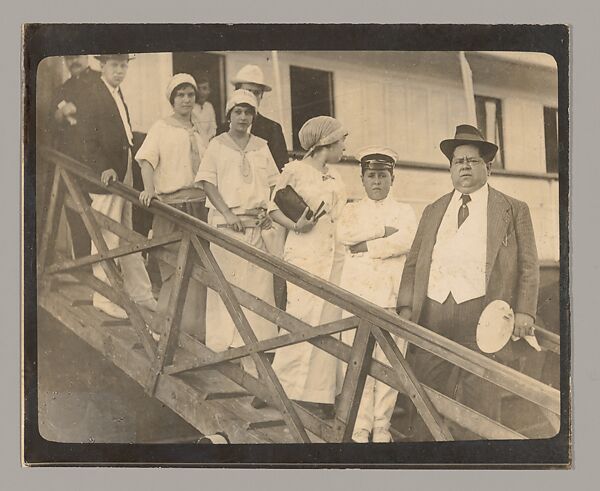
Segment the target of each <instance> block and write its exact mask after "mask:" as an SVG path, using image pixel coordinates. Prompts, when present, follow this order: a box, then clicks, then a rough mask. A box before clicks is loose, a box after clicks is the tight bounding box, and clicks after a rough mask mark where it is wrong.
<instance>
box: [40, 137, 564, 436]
mask: <svg viewBox="0 0 600 491" xmlns="http://www.w3.org/2000/svg"><path fill="white" fill-rule="evenodd" d="M43 157H45V160H46V163H47V165H53V166H55V174H54V181H53V185H52V192H51V202H50V206H49V210H48V216H47V220H46V223H45V229H44V233H43V236H42V238H41V241H40V244H39V249H38V269H37V271H38V298H39V302H40V306H41V307H42V308H44V309H45V310H47V311H48V312H49V313H50V314H51V315H53V316H54V317H55V318H56V319H58V320H59V321H60V322H61V323H63V324H64V325H65V326H67V327H68V328H69V329H71V330H72V331H73V332H74V333H75V334H77V335H78V336H79V337H80V338H82V339H83V340H85V341H86V342H88V343H89V344H90V345H92V346H93V347H94V348H95V349H97V350H98V351H99V352H100V353H101V354H102V355H103V356H104V357H106V358H107V359H108V360H110V361H112V362H113V363H114V364H115V365H116V366H118V367H119V368H121V369H122V370H123V371H124V372H125V373H127V374H128V375H129V376H130V377H132V378H133V379H134V380H136V381H137V382H138V383H139V384H140V385H142V386H143V387H144V389H145V390H146V392H147V393H148V394H149V395H153V396H155V397H157V398H158V399H159V400H161V401H162V402H163V403H164V404H165V405H167V406H168V407H170V408H171V409H173V411H175V412H176V413H177V414H179V415H181V416H182V417H183V418H184V419H185V420H186V421H188V422H189V423H190V424H192V425H193V426H195V427H196V428H198V430H199V431H200V432H202V433H204V434H211V433H215V432H218V431H224V432H225V433H226V434H227V435H228V437H229V439H230V441H231V442H232V443H271V442H273V443H275V442H276V443H288V442H301V443H310V442H318V441H325V442H344V441H350V438H351V434H352V429H353V427H354V423H355V420H356V415H357V410H358V405H359V403H360V398H361V395H362V391H363V387H364V383H365V380H366V377H367V376H371V377H374V378H375V379H377V380H380V381H382V382H384V383H385V384H387V385H389V386H390V387H392V388H394V389H396V390H398V391H401V392H403V393H404V394H406V395H407V396H408V397H409V398H410V400H411V402H412V403H413V404H414V406H415V408H416V410H417V411H418V413H419V415H420V416H421V417H422V419H423V421H424V423H425V425H426V426H427V428H428V429H429V431H430V433H431V435H432V437H433V438H434V439H435V440H452V439H453V436H452V434H451V433H450V432H449V430H448V427H447V421H453V422H455V423H458V424H459V425H460V426H462V427H464V428H466V429H467V430H470V431H471V432H472V433H474V434H476V435H478V436H479V437H481V438H484V439H522V438H524V436H523V435H522V434H520V433H518V432H517V431H515V430H514V429H511V428H508V427H506V426H504V425H503V424H501V423H500V422H499V421H494V420H492V419H490V418H487V417H486V416H484V415H482V414H480V413H478V412H476V411H475V410H473V409H472V408H469V407H466V406H464V405H462V404H460V403H459V402H457V401H455V400H453V399H451V398H450V397H447V396H445V395H443V394H441V393H439V392H437V391H435V390H433V389H432V388H430V387H427V386H426V385H424V384H421V383H420V382H419V380H418V379H417V378H416V377H415V374H414V373H413V372H412V369H411V367H410V366H409V365H408V364H407V362H406V360H405V359H404V356H403V355H402V353H400V351H399V350H398V349H397V347H396V345H395V343H394V342H393V340H392V335H397V336H400V337H403V338H404V339H406V340H408V341H409V342H411V343H413V344H415V345H416V346H419V347H420V348H423V349H425V350H427V351H430V352H431V353H434V354H435V355H437V356H439V357H441V358H443V359H445V360H447V361H449V362H451V363H452V364H455V365H457V366H459V367H461V368H462V369H464V370H467V371H469V372H471V373H473V374H475V375H477V376H479V377H482V378H484V379H486V380H488V381H489V382H491V383H493V384H495V385H497V386H498V387H499V389H500V390H505V391H508V392H510V393H512V394H514V395H515V396H516V397H519V398H521V399H524V400H526V401H529V402H530V403H533V404H534V405H536V406H538V407H540V409H541V410H542V411H543V412H544V413H547V414H548V415H549V418H550V419H552V420H553V421H555V422H556V421H557V418H558V415H559V414H560V405H561V401H560V394H559V392H558V391H557V390H556V389H554V388H552V387H550V386H547V385H545V384H543V383H541V382H540V381H537V380H534V379H532V378H530V377H528V376H526V375H524V374H522V373H519V372H517V371H515V370H513V369H511V368H509V367H506V366H504V365H501V364H499V363H497V362H496V361H494V360H491V359H490V358H488V357H486V356H484V355H482V354H481V353H476V352H474V351H472V350H469V349H467V348H465V347H463V346H461V345H459V344H457V343H455V342H453V341H450V340H448V339H446V338H444V337H442V336H440V335H438V334H436V333H434V332H432V331H430V330H428V329H426V328H424V327H422V326H419V325H418V324H415V323H412V322H410V321H406V320H404V319H400V318H398V317H397V316H395V315H393V314H391V313H389V312H387V311H386V310H385V309H382V308H380V307H377V306H376V305H374V304H372V303H370V302H367V301H365V300H364V299H362V298H360V297H357V296H356V295H353V294H351V293H349V292H347V291H345V290H343V289H341V288H339V287H337V286H335V285H332V284H331V283H329V282H327V281H324V280H322V279H321V278H318V277H316V276H314V275H311V274H309V273H308V272H306V271H304V270H302V269H300V268H298V267H295V266H293V265H291V264H289V263H286V262H285V261H282V260H281V259H278V258H276V257H274V256H272V255H270V254H268V253H265V252H264V251H260V250H258V249H256V248H254V247H252V246H250V245H248V244H246V243H245V242H243V241H239V240H237V239H234V238H231V237H229V236H227V235H225V234H223V233H222V232H221V231H219V230H218V229H216V228H214V227H211V226H209V225H207V224H206V223H205V222H202V221H201V220H198V219H197V218H194V217H192V216H190V215H188V214H186V213H184V212H182V211H180V210H177V209H174V208H172V207H170V206H168V205H166V204H164V203H161V202H159V201H153V202H152V204H151V205H150V207H149V208H148V210H149V212H150V213H152V214H155V215H159V216H161V217H164V218H166V219H168V220H170V221H172V222H173V224H174V225H176V227H177V229H178V232H177V233H175V234H173V235H172V236H169V237H163V238H155V239H152V240H148V239H147V238H146V237H143V236H141V235H140V234H137V233H136V232H134V231H132V230H130V229H127V228H126V227H124V226H123V225H122V224H119V223H117V222H115V221H113V220H111V219H109V218H108V217H106V216H104V215H101V214H99V213H97V212H96V211H95V210H92V209H91V207H90V206H89V205H88V204H87V202H86V200H85V198H84V195H83V193H82V191H81V188H80V187H79V184H78V183H79V181H88V182H89V183H93V184H95V185H100V183H99V180H98V177H97V176H96V175H95V174H94V173H93V172H92V171H91V170H90V169H89V168H87V167H85V166H83V165H82V164H81V163H79V162H76V161H74V160H73V159H70V158H69V157H67V156H65V155H62V154H59V153H58V152H55V151H53V150H51V149H44V150H43ZM108 189H109V191H110V192H112V193H114V194H116V195H119V196H121V197H123V198H124V199H126V200H128V201H130V202H131V203H133V204H134V205H137V206H139V192H138V191H136V190H134V189H132V188H130V187H128V186H125V185H124V184H122V183H111V184H110V186H109V187H108ZM65 206H68V207H71V208H72V209H73V210H75V211H77V212H78V213H79V214H80V216H81V218H82V220H83V221H84V223H85V226H86V229H87V231H88V233H89V234H90V237H91V239H92V241H93V242H94V244H95V245H96V248H97V250H98V251H99V252H98V253H97V254H95V255H92V256H88V257H86V258H80V259H76V260H73V259H69V260H65V259H64V258H58V257H57V255H56V251H55V250H54V245H55V236H56V229H57V226H58V225H57V223H58V217H59V216H60V210H61V208H62V207H65ZM103 230H107V231H110V232H112V233H114V234H116V235H118V236H119V237H120V238H121V239H122V243H121V245H120V246H119V247H117V248H115V249H108V247H107V246H106V242H105V241H104V239H103ZM167 243H168V244H177V245H178V251H177V253H173V252H169V251H167V250H166V249H165V247H164V246H165V245H166V244H167ZM211 244H216V245H218V246H220V247H223V248H225V249H226V250H228V251H229V252H231V253H233V254H236V255H238V256H239V257H242V258H244V259H245V260H247V261H250V262H252V263H254V264H256V265H258V266H259V267H262V268H264V269H265V270H267V271H269V272H271V273H273V274H275V275H277V276H279V277H281V278H283V279H285V280H286V281H289V282H291V283H294V284H295V285H297V286H299V287H301V288H303V289H304V290H306V291H307V292H309V293H311V294H313V295H317V296H319V297H321V298H323V299H324V300H325V301H327V302H330V303H332V304H334V305H337V306H338V307H340V308H342V309H344V310H346V311H348V312H349V313H350V314H352V316H353V317H350V318H347V319H342V320H339V321H335V322H332V323H328V324H322V325H319V326H311V325H308V324H307V323H305V322H303V321H302V320H301V319H299V318H296V317H293V316H291V315H290V314H288V313H287V312H285V311H282V310H280V309H278V308H277V307H275V306H272V305H269V304H267V303H266V302H264V301H263V300H261V299H259V298H257V297H254V296H253V295H251V294H250V293H248V292H246V291H244V290H243V289H240V288H238V287H237V286H236V285H234V284H231V283H229V282H228V281H227V279H226V278H225V277H224V275H223V273H222V271H221V269H220V267H219V265H218V263H217V261H216V260H215V258H214V256H213V255H212V252H211V250H210V245H211ZM140 251H152V253H153V254H155V255H156V256H157V258H158V259H159V260H161V261H163V262H166V263H168V264H170V265H171V266H172V267H174V268H175V273H174V278H175V281H174V286H173V289H172V291H171V297H170V299H169V302H168V306H167V310H166V312H165V315H164V316H161V318H160V319H161V322H162V323H163V325H162V329H158V331H159V332H162V333H163V335H162V336H161V339H160V342H159V343H158V344H157V343H155V342H154V341H153V340H152V337H151V336H150V331H149V327H150V326H151V325H152V315H151V313H150V312H148V311H145V310H144V309H143V308H140V307H139V306H137V305H136V304H134V303H133V302H132V300H131V299H130V298H129V296H128V295H127V294H126V292H125V291H124V288H123V282H122V279H121V278H120V274H119V272H118V268H117V265H116V261H115V260H116V259H118V258H119V257H122V256H125V255H127V254H133V253H138V252H140ZM94 263H97V264H100V265H101V266H102V267H103V269H104V271H105V273H106V274H107V277H108V280H109V284H107V283H103V282H102V281H100V280H98V279H97V278H95V277H93V276H92V275H91V274H89V272H88V273H86V272H85V270H86V268H88V267H89V265H91V264H94ZM190 281H197V282H199V283H200V284H201V285H204V286H205V287H206V288H211V289H213V290H215V291H216V292H217V293H218V294H219V295H220V297H221V300H222V301H223V303H224V304H225V306H226V307H227V309H228V311H229V313H230V315H231V318H232V320H233V321H234V323H235V325H236V328H237V330H238V332H239V333H240V335H241V337H242V339H243V341H244V345H243V346H241V347H239V348H235V349H231V350H228V351H226V352H224V353H216V352H213V351H212V350H210V349H209V348H208V347H207V346H206V345H205V344H204V343H203V342H202V340H201V339H195V338H194V337H192V336H191V335H190V334H189V333H186V332H180V329H179V318H180V316H181V312H182V307H183V299H184V298H185V295H186V291H187V288H188V285H189V282H190ZM93 291H96V292H98V293H100V294H102V295H103V296H105V297H107V298H108V299H109V300H111V301H113V302H115V303H117V304H119V305H121V306H122V307H123V308H124V309H125V311H126V312H127V313H128V315H129V320H128V321H127V322H126V323H122V322H118V321H115V320H114V319H112V320H111V318H109V317H108V316H105V315H104V314H102V313H101V312H98V311H96V309H94V308H93V307H92V305H91V303H90V300H89V299H90V298H91V295H92V292H93ZM244 308H245V309H249V310H251V311H252V312H254V313H256V314H258V315H260V316H262V317H264V318H265V319H267V320H269V321H271V322H273V323H275V324H276V325H278V326H279V327H280V330H281V333H280V334H279V335H278V336H276V337H275V338H272V339H266V340H261V341H258V339H257V338H256V336H255V335H254V333H253V331H252V328H251V326H250V324H249V323H248V320H247V318H246V315H245V314H244V310H243V309H244ZM350 329H356V335H355V337H354V342H353V344H352V345H351V346H350V345H347V344H345V343H342V342H341V341H340V340H339V336H338V335H339V333H341V332H344V331H347V330H350ZM541 341H542V344H545V345H546V346H547V347H548V349H551V350H553V351H555V352H560V351H561V349H563V347H561V344H560V339H559V338H558V336H554V335H548V336H546V337H545V338H544V339H542V340H541ZM302 342H307V343H311V344H312V345H314V346H316V347H317V348H318V349H321V350H323V351H325V352H327V353H329V354H331V355H332V356H334V357H336V358H337V359H338V360H341V361H342V362H344V363H346V364H347V365H348V367H349V368H348V370H347V371H346V375H345V378H344V381H343V385H342V390H341V393H340V395H339V397H338V399H337V401H336V414H335V417H334V418H333V419H332V420H323V419H321V418H319V417H318V416H317V415H315V414H313V413H312V412H310V411H308V410H307V409H306V408H305V407H304V406H302V405H299V404H297V403H296V402H295V401H291V400H290V399H289V398H288V397H287V395H286V394H285V392H284V390H283V387H282V386H281V383H280V382H279V379H278V377H277V375H276V374H275V372H274V371H273V369H272V367H271V365H270V363H269V361H268V357H267V355H266V352H268V351H272V350H274V349H277V348H280V347H283V346H289V345H293V344H297V343H302ZM375 342H377V343H378V344H379V345H380V346H381V348H382V350H383V352H384V354H385V356H386V358H387V361H386V362H385V363H382V362H380V361H378V360H375V359H374V358H373V357H372V349H373V346H374V344H375ZM246 356H249V357H251V358H252V360H253V361H254V363H255V365H256V367H257V370H258V374H259V376H258V378H255V377H253V376H251V375H250V374H248V373H246V372H245V371H244V370H243V368H242V367H241V366H240V364H239V360H240V359H241V358H243V357H246ZM253 396H257V397H259V398H261V399H263V400H265V401H267V402H268V403H269V406H270V407H268V408H265V409H260V410H257V409H255V408H253V407H252V406H251V405H250V400H251V398H252V397H253ZM556 428H558V427H557V426H556Z"/></svg>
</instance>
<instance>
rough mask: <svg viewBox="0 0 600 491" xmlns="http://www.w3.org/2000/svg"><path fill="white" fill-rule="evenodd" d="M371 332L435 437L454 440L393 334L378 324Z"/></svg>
mask: <svg viewBox="0 0 600 491" xmlns="http://www.w3.org/2000/svg"><path fill="white" fill-rule="evenodd" d="M371 332H372V333H373V336H375V339H376V340H377V343H378V344H379V346H380V347H381V350H382V351H383V353H384V354H385V356H386V358H387V359H388V361H389V362H390V365H392V368H393V369H394V371H395V372H396V374H397V376H398V379H399V381H400V383H401V384H402V385H403V386H404V388H405V390H406V394H407V395H408V396H410V400H411V401H412V402H413V404H414V405H415V406H416V408H417V410H418V411H419V415H420V416H421V417H422V418H423V421H424V422H425V424H426V425H427V428H428V429H429V431H431V434H432V435H433V437H434V438H435V439H436V440H437V441H443V440H450V441H451V440H454V438H453V437H452V434H451V433H450V431H448V428H447V427H446V423H445V422H444V420H443V418H442V417H441V416H440V415H439V414H438V412H437V411H436V409H435V407H434V406H433V404H432V403H431V400H430V399H429V396H428V395H427V393H426V392H425V390H424V389H423V387H421V383H420V382H419V381H418V380H417V377H415V374H414V373H413V371H412V369H411V368H410V366H409V365H408V363H407V362H406V360H405V359H404V356H403V355H402V353H401V352H400V349H399V348H398V345H397V344H396V343H395V342H394V339H393V338H392V335H391V334H390V333H389V332H387V331H384V330H383V329H381V328H380V327H378V326H372V328H371Z"/></svg>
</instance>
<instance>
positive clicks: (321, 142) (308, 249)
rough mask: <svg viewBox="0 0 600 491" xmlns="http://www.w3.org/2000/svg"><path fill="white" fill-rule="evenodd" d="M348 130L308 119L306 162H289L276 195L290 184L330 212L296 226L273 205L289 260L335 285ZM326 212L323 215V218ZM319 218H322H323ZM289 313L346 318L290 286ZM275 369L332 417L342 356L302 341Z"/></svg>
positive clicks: (293, 394) (325, 119)
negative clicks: (339, 167) (341, 168)
mask: <svg viewBox="0 0 600 491" xmlns="http://www.w3.org/2000/svg"><path fill="white" fill-rule="evenodd" d="M347 134H348V133H347V131H346V130H345V129H344V128H343V127H342V125H341V124H340V122H339V121H337V120H336V119H334V118H331V117H329V116H318V117H316V118H312V119H310V120H308V121H307V122H306V123H305V124H304V126H302V128H301V129H300V132H299V138H300V144H301V145H302V147H303V148H304V149H305V150H307V152H306V155H305V157H304V158H303V159H302V160H297V161H293V162H290V163H288V164H286V166H285V167H284V168H283V172H282V173H281V175H280V176H279V179H278V180H277V184H276V186H275V193H276V192H277V190H279V189H283V188H285V187H286V186H287V185H290V186H291V187H292V188H293V189H294V190H295V191H296V192H297V193H298V194H299V195H300V196H301V197H302V198H303V199H304V201H305V202H306V204H307V205H308V207H309V208H310V210H312V212H316V211H317V210H318V209H319V207H321V210H322V212H324V214H323V215H322V216H321V217H320V218H319V219H318V220H316V221H315V218H314V216H313V217H312V219H311V220H308V219H307V218H306V216H307V212H308V209H307V210H305V212H304V214H303V216H302V217H301V218H300V219H299V220H298V221H297V222H294V221H292V220H291V219H289V218H288V217H287V216H285V215H284V213H283V212H282V211H281V210H280V209H279V208H278V207H277V205H276V204H275V202H274V201H271V204H270V205H269V212H270V216H271V217H272V218H273V220H274V221H276V222H277V223H279V224H281V225H283V226H284V227H286V228H288V229H289V233H288V236H287V239H286V243H285V248H284V256H283V257H284V260H286V261H288V262H289V263H291V264H294V265H295V266H299V267H300V268H302V269H304V270H306V271H308V272H309V273H312V274H314V275H317V276H318V277H320V278H323V279H325V280H328V281H330V282H332V283H335V284H337V283H339V280H340V276H341V273H342V267H343V260H344V250H343V247H342V246H341V244H339V243H338V242H337V240H336V237H335V227H336V225H335V222H336V220H337V219H338V217H339V216H340V214H341V212H342V210H343V208H344V206H345V204H346V197H347V195H346V189H345V185H344V182H343V180H342V177H341V176H340V174H339V173H338V172H337V171H336V170H335V169H332V168H330V167H329V165H328V164H333V163H336V162H339V160H340V159H341V158H342V155H343V151H344V141H345V138H346V135H347ZM320 214H321V212H319V215H320ZM317 216H318V215H317ZM287 295H288V296H287V308H286V311H287V312H288V313H289V314H291V315H293V316H295V317H297V318H299V319H301V320H303V321H304V322H306V323H308V324H310V325H312V326H317V325H319V324H323V323H326V322H332V321H335V320H338V319H340V318H341V314H342V312H341V309H339V308H338V307H335V306H334V305H331V304H329V303H327V302H325V301H324V300H322V299H321V298H319V297H317V296H314V295H312V294H310V293H308V292H306V291H305V290H303V289H302V288H300V287H298V286H296V285H294V284H293V283H288V294H287ZM273 368H274V370H275V372H276V374H277V376H278V377H279V380H280V381H281V384H282V385H283V388H284V389H285V391H286V394H287V395H288V397H290V398H291V399H293V400H296V401H299V402H301V403H303V405H305V406H307V407H310V408H311V409H312V410H314V411H315V412H317V413H320V414H321V415H322V416H325V417H328V416H330V413H331V409H332V407H333V406H332V405H333V402H334V399H335V392H336V358H335V357H333V356H331V355H330V354H328V353H325V352H324V351H322V350H320V349H318V348H316V347H315V346H313V345H312V344H310V343H299V344H295V345H292V346H287V347H284V348H280V349H278V350H277V351H276V352H275V359H274V361H273Z"/></svg>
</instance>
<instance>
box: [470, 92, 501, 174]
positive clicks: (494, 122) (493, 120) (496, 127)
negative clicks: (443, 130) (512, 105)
mask: <svg viewBox="0 0 600 491" xmlns="http://www.w3.org/2000/svg"><path fill="white" fill-rule="evenodd" d="M475 112H476V115H477V127H478V128H479V131H481V133H482V135H483V137H484V138H485V139H486V140H487V141H490V142H492V143H495V144H496V145H498V147H499V150H498V153H497V154H496V157H495V158H494V160H493V161H492V167H494V168H497V169H502V168H504V145H503V143H504V141H503V135H502V101H501V100H500V99H495V98H493V97H484V96H480V95H476V96H475Z"/></svg>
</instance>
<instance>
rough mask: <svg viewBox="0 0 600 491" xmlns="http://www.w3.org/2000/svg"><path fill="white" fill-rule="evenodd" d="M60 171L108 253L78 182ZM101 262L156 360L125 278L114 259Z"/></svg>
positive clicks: (87, 223) (98, 245)
mask: <svg viewBox="0 0 600 491" xmlns="http://www.w3.org/2000/svg"><path fill="white" fill-rule="evenodd" d="M60 172H61V176H62V178H63V180H64V182H65V184H66V186H67V189H68V190H69V193H70V195H71V197H72V198H73V200H74V201H75V204H76V205H77V207H78V209H79V213H80V214H81V219H82V220H83V223H84V224H85V227H86V229H87V231H88V233H89V234H90V237H91V239H92V241H93V242H94V244H95V245H96V248H97V249H98V252H99V253H100V254H107V253H108V251H109V250H108V247H107V245H106V242H105V241H104V237H103V235H102V232H101V230H100V227H99V226H98V223H97V222H96V219H95V218H94V215H93V214H92V212H91V208H90V206H89V205H88V204H87V202H86V201H85V199H84V198H83V195H82V194H81V191H80V189H79V188H78V187H77V184H76V183H75V182H74V181H73V180H72V179H71V178H70V177H69V175H68V174H67V172H66V171H64V170H63V169H61V171H60ZM101 264H102V267H103V269H104V272H105V273H106V276H107V278H108V281H109V282H110V284H111V286H112V287H113V288H114V289H115V290H116V293H117V294H118V295H119V298H120V300H121V305H122V307H123V308H124V309H125V312H127V314H128V315H129V320H130V321H131V325H132V326H133V328H134V330H135V332H136V334H137V335H138V338H139V339H140V342H141V343H142V346H143V347H144V350H145V351H146V354H147V355H148V357H149V358H150V359H151V360H154V358H155V357H156V347H155V345H154V341H153V340H152V337H151V336H150V332H149V331H148V329H147V328H146V323H145V322H144V319H143V318H142V315H141V314H140V312H139V310H138V308H137V306H136V305H135V303H134V302H133V301H132V300H131V298H129V295H128V294H127V292H126V291H125V288H124V286H123V280H122V279H121V276H120V274H119V272H118V269H117V265H116V264H115V261H114V259H107V260H105V261H103V262H102V263H101Z"/></svg>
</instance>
